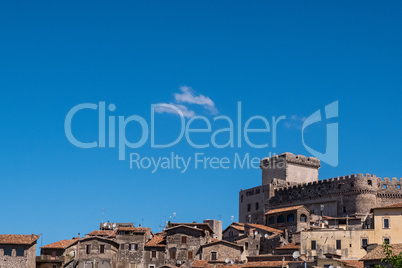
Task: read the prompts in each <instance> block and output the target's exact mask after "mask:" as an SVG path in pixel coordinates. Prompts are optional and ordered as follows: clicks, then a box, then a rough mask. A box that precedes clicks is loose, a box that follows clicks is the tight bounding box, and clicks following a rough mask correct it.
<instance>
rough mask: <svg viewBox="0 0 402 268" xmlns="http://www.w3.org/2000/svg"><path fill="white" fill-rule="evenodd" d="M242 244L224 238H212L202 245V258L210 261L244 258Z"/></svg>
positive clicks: (233, 260) (236, 260)
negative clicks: (212, 239)
mask: <svg viewBox="0 0 402 268" xmlns="http://www.w3.org/2000/svg"><path fill="white" fill-rule="evenodd" d="M243 253H244V250H243V246H240V245H238V244H235V243H232V242H228V241H225V240H214V241H211V242H210V243H207V244H205V245H202V260H205V261H211V262H222V263H223V262H225V261H226V260H230V261H232V262H237V263H238V262H240V261H244V260H246V256H245V255H244V254H243Z"/></svg>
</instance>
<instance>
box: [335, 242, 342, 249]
mask: <svg viewBox="0 0 402 268" xmlns="http://www.w3.org/2000/svg"><path fill="white" fill-rule="evenodd" d="M336 249H342V241H341V240H336Z"/></svg>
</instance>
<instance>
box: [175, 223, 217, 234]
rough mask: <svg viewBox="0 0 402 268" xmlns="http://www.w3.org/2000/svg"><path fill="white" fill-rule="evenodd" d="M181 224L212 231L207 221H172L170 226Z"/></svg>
mask: <svg viewBox="0 0 402 268" xmlns="http://www.w3.org/2000/svg"><path fill="white" fill-rule="evenodd" d="M181 225H186V226H190V227H193V228H198V229H202V230H205V231H209V232H210V233H213V232H214V231H213V230H212V229H211V226H209V224H208V223H196V222H192V223H188V222H187V223H186V222H185V223H183V222H181V223H180V222H172V223H171V226H172V227H176V226H181Z"/></svg>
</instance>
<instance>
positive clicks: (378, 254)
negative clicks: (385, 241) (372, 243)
mask: <svg viewBox="0 0 402 268" xmlns="http://www.w3.org/2000/svg"><path fill="white" fill-rule="evenodd" d="M391 246H392V253H393V254H394V255H398V254H399V253H401V252H402V244H391ZM382 258H385V254H384V248H383V247H382V245H378V246H377V247H376V248H375V249H373V250H372V251H370V253H368V254H366V255H365V256H364V257H363V258H361V259H360V260H380V259H382Z"/></svg>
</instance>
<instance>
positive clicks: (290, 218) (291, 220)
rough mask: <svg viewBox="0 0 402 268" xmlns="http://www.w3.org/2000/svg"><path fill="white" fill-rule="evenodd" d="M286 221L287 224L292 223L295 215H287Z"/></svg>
mask: <svg viewBox="0 0 402 268" xmlns="http://www.w3.org/2000/svg"><path fill="white" fill-rule="evenodd" d="M287 221H288V222H294V221H295V215H293V214H289V215H288V216H287Z"/></svg>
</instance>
